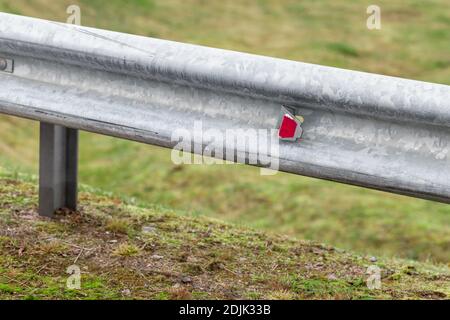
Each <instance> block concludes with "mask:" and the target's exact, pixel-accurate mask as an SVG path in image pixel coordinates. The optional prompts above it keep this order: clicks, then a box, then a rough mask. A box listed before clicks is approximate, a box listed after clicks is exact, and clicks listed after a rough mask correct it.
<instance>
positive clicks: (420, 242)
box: [0, 0, 450, 295]
mask: <svg viewBox="0 0 450 320" xmlns="http://www.w3.org/2000/svg"><path fill="white" fill-rule="evenodd" d="M74 3H78V4H79V5H80V7H81V10H82V24H84V25H88V26H94V27H100V28H107V29H112V30H117V31H122V32H130V33H135V34H141V35H145V36H153V37H160V38H165V39H170V40H176V41H183V42H190V43H196V44H202V45H208V46H213V47H221V48H227V49H233V50H240V51H246V52H251V53H257V54H263V55H270V56H276V57H280V58H287V59H293V60H299V61H305V62H311V63H318V64H325V65H331V66H337V67H343V68H349V69H357V70H362V71H368V72H376V73H382V74H388V75H394V76H401V77H407V78H413V79H418V80H425V81H431V82H439V83H444V84H450V60H449V54H448V52H449V47H448V43H449V39H450V28H449V25H450V4H449V3H448V1H445V0H435V1H428V2H427V3H424V2H423V1H419V0H413V1H408V3H405V2H404V1H387V0H383V1H378V2H377V4H378V5H379V6H380V7H381V10H382V29H381V30H378V31H369V30H367V29H366V18H367V15H366V13H365V12H366V10H365V9H366V7H367V5H368V4H370V3H367V1H351V2H344V1H312V0H311V1H301V2H300V1H297V0H283V1H264V0H259V1H250V0H244V1H233V2H231V1H205V0H189V1H181V0H164V1H162V0H161V1H159V0H152V1H145V0H140V1H120V0H111V1H108V4H107V5H105V2H104V1H100V0H90V1H87V0H86V1H85V0H82V1H74V0H70V1H68V0H67V1H65V0H64V1H57V2H55V1H49V0H33V1H30V0H14V1H11V0H0V10H3V11H6V12H12V13H18V14H24V15H30V16H35V17H41V18H46V19H53V20H59V21H65V19H66V18H67V15H66V11H65V9H66V7H67V6H68V5H69V4H74ZM194 7H195V10H194V9H193V8H194ZM0 136H1V137H2V138H1V140H0V165H2V166H5V167H8V168H12V170H13V171H14V172H25V173H36V172H37V166H36V165H37V156H38V150H37V142H38V141H37V136H38V130H37V125H36V124H35V123H32V122H29V121H26V120H21V119H15V118H11V117H6V116H1V117H0ZM80 147H81V150H80V157H81V158H80V180H81V182H82V183H85V184H88V185H92V186H95V187H97V188H101V189H104V190H108V191H111V192H113V194H115V195H119V196H120V198H127V199H128V198H130V197H132V198H135V199H136V202H137V203H142V206H144V207H145V206H147V204H148V203H153V204H160V205H162V206H167V207H170V208H173V209H175V210H180V212H181V213H183V212H187V213H188V214H190V215H192V214H193V215H197V216H200V215H205V216H210V217H214V218H219V219H221V220H226V221H231V222H234V223H238V224H241V225H245V226H250V227H254V228H257V229H260V230H269V231H270V232H277V233H283V234H287V235H291V236H295V237H298V238H303V239H311V240H316V241H320V242H324V243H328V244H332V245H336V246H339V247H343V248H346V249H351V250H355V251H358V252H361V253H363V254H373V255H386V256H397V257H402V258H407V259H415V260H419V261H431V262H442V263H446V264H448V263H449V262H450V260H449V252H450V207H449V206H448V205H444V204H439V203H433V202H430V201H424V200H417V199H412V198H407V197H402V196H397V195H391V194H386V193H381V192H378V191H370V190H365V189H360V188H356V187H352V186H344V185H340V184H336V183H332V182H326V181H319V180H315V179H309V178H304V177H299V176H294V175H289V174H282V173H280V174H278V175H276V176H273V177H261V176H260V175H259V173H258V170H257V169H255V168H251V167H245V166H241V165H235V166H229V165H227V166H183V167H179V166H175V165H173V164H172V163H171V161H170V151H169V150H164V149H161V148H157V147H152V146H147V145H142V144H138V143H132V142H128V141H124V140H119V139H115V138H109V137H103V136H98V135H93V134H89V133H82V134H81V143H80ZM21 201H25V202H26V201H28V200H27V199H22V200H21ZM109 223H110V226H109V228H110V232H111V233H113V234H116V233H120V234H127V235H128V234H129V233H130V230H129V229H128V226H124V225H122V224H121V222H120V221H115V222H114V221H112V222H109ZM131 233H132V232H131ZM172 241H175V240H172ZM283 292H284V291H283V290H282V289H281V290H280V291H279V292H278V293H276V294H275V295H277V294H280V295H283V294H284V293H283Z"/></svg>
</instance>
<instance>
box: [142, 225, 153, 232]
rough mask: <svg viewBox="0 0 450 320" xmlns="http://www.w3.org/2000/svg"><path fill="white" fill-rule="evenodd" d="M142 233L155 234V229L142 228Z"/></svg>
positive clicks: (149, 227) (151, 227) (150, 227)
mask: <svg viewBox="0 0 450 320" xmlns="http://www.w3.org/2000/svg"><path fill="white" fill-rule="evenodd" d="M142 233H156V228H155V227H154V226H143V227H142Z"/></svg>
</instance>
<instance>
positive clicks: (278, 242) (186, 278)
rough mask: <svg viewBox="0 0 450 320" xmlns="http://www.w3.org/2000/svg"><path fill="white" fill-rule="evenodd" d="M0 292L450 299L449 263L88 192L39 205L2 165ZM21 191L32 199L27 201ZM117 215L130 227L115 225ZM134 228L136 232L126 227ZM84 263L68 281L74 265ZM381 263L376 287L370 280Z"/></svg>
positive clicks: (30, 187) (6, 295) (29, 187)
mask: <svg viewBox="0 0 450 320" xmlns="http://www.w3.org/2000/svg"><path fill="white" fill-rule="evenodd" d="M0 193H1V195H2V197H1V199H0V250H1V252H2V255H1V256H0V299H34V300H36V299H100V298H101V299H163V300H166V299H262V298H263V299H448V298H449V297H450V270H449V269H448V267H447V266H445V265H431V264H428V263H418V262H414V261H406V260H400V259H386V258H379V259H378V260H377V261H374V260H373V258H371V257H369V256H362V255H358V254H355V253H352V252H349V251H345V250H341V249H336V248H334V247H330V246H327V245H323V244H320V243H317V242H309V241H299V240H296V239H294V238H291V237H287V236H280V235H273V234H266V233H263V232H261V231H257V230H255V229H250V228H244V227H239V226H234V225H232V224H228V223H224V222H220V221H218V220H215V219H211V218H206V217H192V216H189V215H187V214H186V215H180V214H179V213H178V212H175V211H173V210H172V209H170V208H159V209H157V208H153V209H150V208H141V207H136V206H133V205H130V204H128V203H127V202H123V201H122V200H120V199H119V198H114V197H110V196H105V195H102V194H97V193H92V192H82V193H81V194H80V198H81V200H82V203H83V205H82V207H81V208H80V210H79V211H77V212H70V211H68V210H62V211H60V212H58V214H57V217H56V218H55V219H53V220H49V219H47V218H42V217H39V216H38V215H37V213H36V208H37V203H36V202H37V194H36V186H35V183H32V182H27V181H24V180H13V179H11V178H9V177H8V176H5V175H4V174H2V175H0ZM22 199H28V200H27V201H22ZM111 221H120V222H121V224H123V223H125V222H126V225H127V229H128V233H123V232H111V231H110V229H111V228H110V226H111ZM130 231H132V232H130ZM74 265H75V266H77V267H78V268H79V270H80V271H81V278H80V289H68V287H67V285H66V284H67V282H68V280H69V277H70V274H69V273H68V271H67V270H68V267H70V266H74ZM371 265H377V266H378V267H380V268H381V282H382V286H381V288H380V289H373V290H371V289H369V288H368V287H367V285H366V281H367V277H368V275H367V268H368V267H369V266H371Z"/></svg>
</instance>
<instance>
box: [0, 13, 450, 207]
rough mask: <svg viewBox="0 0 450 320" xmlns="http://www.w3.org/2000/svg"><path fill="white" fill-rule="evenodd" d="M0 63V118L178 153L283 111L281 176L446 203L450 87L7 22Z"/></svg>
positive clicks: (28, 21) (41, 23)
mask: <svg viewBox="0 0 450 320" xmlns="http://www.w3.org/2000/svg"><path fill="white" fill-rule="evenodd" d="M0 58H3V60H2V61H3V62H2V63H0V67H2V64H3V69H2V70H3V71H0V81H1V86H0V113H5V114H10V115H15V116H19V117H24V118H29V119H34V120H38V121H41V122H42V123H47V124H51V125H54V126H62V127H63V128H71V129H81V130H86V131H91V132H95V133H100V134H105V135H110V136H115V137H120V138H126V139H130V140H135V141H140V142H144V143H148V144H154V145H159V146H163V147H173V146H174V145H175V142H174V141H172V139H171V135H172V133H173V130H174V128H177V127H189V126H193V124H194V122H195V121H198V120H201V121H202V123H203V126H204V127H205V129H207V128H216V129H219V130H225V129H229V128H258V129H273V128H276V127H277V124H278V123H279V117H280V108H282V107H286V108H288V109H289V110H291V111H292V112H293V113H295V114H298V115H301V116H302V117H303V118H304V123H303V124H302V128H303V136H302V139H300V140H299V141H280V146H279V148H280V149H279V169H280V170H281V171H286V172H291V173H295V174H300V175H305V176H311V177H317V178H322V179H328V180H333V181H338V182H343V183H348V184H353V185H358V186H363V187H369V188H374V189H379V190H384V191H388V192H394V193H399V194H404V195H410V196H414V197H419V198H425V199H431V200H436V201H441V202H446V203H450V87H449V86H446V85H440V84H432V83H426V82H420V81H413V80H407V79H401V78H395V77H388V76H383V75H376V74H369V73H364V72H357V71H349V70H343V69H337V68H331V67H324V66H318V65H312V64H306V63H300V62H294V61H288V60H282V59H275V58H270V57H263V56H257V55H251V54H245V53H240V52H233V51H227V50H221V49H214V48H207V47H202V46H196V45H190V44H183V43H177V42H171V41H165V40H158V39H152V38H146V37H141V36H135V35H129V34H122V33H116V32H111V31H105V30H98V29H92V28H86V27H80V26H74V25H67V24H62V23H57V22H51V21H45V20H39V19H33V18H28V17H21V16H16V15H10V14H3V13H0ZM380 63H382V62H380ZM55 128H57V127H54V128H53V130H56V131H58V130H59V129H55ZM46 141H47V140H46ZM49 141H50V140H49ZM59 141H60V140H59ZM41 143H42V142H41ZM49 143H50V142H49ZM51 143H52V144H53V145H51V146H50V149H49V150H54V148H53V149H52V147H55V145H54V144H55V143H57V142H55V140H52V142H51ZM75 145H76V144H75ZM200 147H201V148H200V149H197V150H202V149H203V148H204V147H205V145H201V146H200ZM69 149H70V148H69ZM41 154H42V152H41ZM69 154H70V153H69ZM70 158H71V157H70V156H69V157H68V160H64V161H69V160H70V161H72V163H73V161H74V160H73V157H72V159H70ZM75 162H76V160H75ZM41 163H42V161H41ZM62 166H63V165H62ZM66 168H67V166H66ZM44 171H45V170H44ZM69 171H70V167H69ZM41 172H43V171H42V170H41ZM75 173H76V172H75ZM68 174H69V176H73V172H72V173H70V172H68ZM54 176H57V175H54ZM61 179H62V180H64V179H63V178H61ZM61 179H59V180H61ZM57 180H58V179H57ZM52 181H53V182H52V183H53V185H54V186H56V188H60V189H61V181H57V182H55V181H56V180H52ZM63 182H64V181H63ZM63 184H64V183H63ZM64 185H65V186H67V184H64ZM69 185H70V184H69ZM69 189H70V188H69ZM69 193H70V192H69ZM52 196H54V194H53V195H52ZM69 198H70V195H69ZM60 202H61V201H60ZM63 203H64V201H63ZM66 204H67V201H66ZM68 205H69V206H70V203H69V204H68Z"/></svg>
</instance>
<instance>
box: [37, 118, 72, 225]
mask: <svg viewBox="0 0 450 320" xmlns="http://www.w3.org/2000/svg"><path fill="white" fill-rule="evenodd" d="M77 168H78V131H77V130H76V129H67V128H64V127H61V126H58V125H53V124H49V123H42V122H41V126H40V146H39V214H40V215H42V216H47V217H52V216H53V213H54V212H55V211H56V210H58V209H60V208H68V209H71V210H76V209H77Z"/></svg>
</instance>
